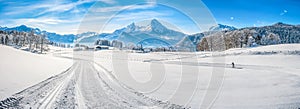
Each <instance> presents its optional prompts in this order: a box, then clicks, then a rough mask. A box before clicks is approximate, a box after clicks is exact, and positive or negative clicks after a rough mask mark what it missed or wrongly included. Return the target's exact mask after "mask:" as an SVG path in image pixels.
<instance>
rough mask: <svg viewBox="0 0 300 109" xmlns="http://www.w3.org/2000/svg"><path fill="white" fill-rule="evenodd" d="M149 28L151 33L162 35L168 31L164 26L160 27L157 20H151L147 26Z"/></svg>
mask: <svg viewBox="0 0 300 109" xmlns="http://www.w3.org/2000/svg"><path fill="white" fill-rule="evenodd" d="M149 26H150V27H151V30H152V32H158V33H162V32H164V31H166V30H168V29H167V28H166V27H165V26H164V25H162V24H161V23H160V22H159V21H158V20H156V19H153V20H151V23H150V25H149Z"/></svg>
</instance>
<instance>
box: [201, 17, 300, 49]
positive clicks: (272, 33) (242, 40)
mask: <svg viewBox="0 0 300 109" xmlns="http://www.w3.org/2000/svg"><path fill="white" fill-rule="evenodd" d="M204 38H205V40H204ZM204 38H203V39H202V40H201V41H200V43H198V50H200V49H199V48H203V46H204V45H207V46H206V47H209V48H203V49H210V50H226V49H230V48H241V47H254V46H259V45H274V44H288V43H300V26H295V25H289V24H284V23H276V24H274V25H270V26H263V27H248V28H242V29H239V30H234V31H221V32H217V33H214V34H211V35H208V36H206V37H204ZM204 41H205V42H204ZM212 44H213V45H212ZM201 45H202V47H201Z"/></svg>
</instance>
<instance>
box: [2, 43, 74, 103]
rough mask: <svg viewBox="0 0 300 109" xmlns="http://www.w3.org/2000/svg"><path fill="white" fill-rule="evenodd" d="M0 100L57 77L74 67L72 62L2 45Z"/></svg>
mask: <svg viewBox="0 0 300 109" xmlns="http://www.w3.org/2000/svg"><path fill="white" fill-rule="evenodd" d="M0 52H1V53H0V57H1V59H0V61H1V62H0V75H1V76H0V86H1V87H0V99H1V100H3V99H5V98H7V97H9V96H11V95H12V94H14V93H17V92H19V91H22V90H23V89H25V88H27V87H30V86H32V85H34V84H37V83H39V82H41V81H43V80H45V79H47V78H49V77H51V76H54V75H57V74H59V73H61V72H63V71H64V70H66V69H67V68H68V67H70V66H71V65H72V60H68V59H62V58H57V57H53V56H52V55H50V54H45V55H44V54H42V55H41V54H34V53H30V52H27V51H22V50H18V49H15V48H12V47H9V46H4V45H0Z"/></svg>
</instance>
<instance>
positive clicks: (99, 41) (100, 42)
mask: <svg viewBox="0 0 300 109" xmlns="http://www.w3.org/2000/svg"><path fill="white" fill-rule="evenodd" d="M95 45H103V46H110V42H109V41H108V40H102V39H100V40H97V41H96V43H95Z"/></svg>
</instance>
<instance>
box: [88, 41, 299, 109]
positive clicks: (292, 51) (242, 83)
mask: <svg viewBox="0 0 300 109" xmlns="http://www.w3.org/2000/svg"><path fill="white" fill-rule="evenodd" d="M297 51H300V44H281V45H270V46H261V47H256V48H239V49H230V50H227V51H225V52H197V53H184V52H176V53H175V52H174V53H172V52H167V53H147V54H141V53H129V54H128V68H129V70H130V74H131V75H132V77H133V78H134V79H135V80H136V81H137V82H140V83H145V82H147V81H149V80H151V77H152V75H153V74H151V72H150V65H151V64H150V63H151V62H162V63H163V64H162V66H164V67H165V72H166V74H165V75H166V76H165V80H164V82H163V83H162V85H161V86H157V88H158V90H155V91H153V92H151V93H144V94H146V95H147V96H149V97H151V98H155V99H159V100H163V101H170V102H171V103H175V104H179V105H186V106H187V107H191V108H193V109H197V108H200V105H201V103H202V101H203V98H204V97H205V93H207V90H208V85H209V82H210V81H211V80H210V79H211V76H212V71H213V70H215V69H221V70H220V71H222V69H223V70H224V75H225V76H224V78H223V79H224V82H223V84H222V87H221V91H220V92H219V95H218V96H217V98H216V100H215V103H214V105H213V106H212V108H213V109H224V108H225V109H241V108H243V109H244V108H246V109H248V108H249V109H253V108H255V109H274V108H276V109H278V108H299V107H300V85H299V84H300V66H299V63H300V55H299V52H297ZM257 52H260V54H258V53H257ZM270 52H271V53H270ZM272 52H273V53H272ZM112 54H113V52H112V51H97V52H95V53H94V60H95V62H97V63H99V64H101V65H103V66H104V67H105V68H107V69H108V70H109V71H112V72H113V73H114V67H118V66H113V64H112V61H111V60H112V58H113V57H112V56H113V55H112ZM195 55H196V56H195ZM197 57H198V58H197ZM114 58H119V57H114ZM185 59H188V60H198V63H197V62H193V61H190V62H187V63H181V62H182V61H183V60H185ZM232 62H234V63H235V65H236V67H237V68H238V69H233V68H231V63H232ZM222 64H223V65H225V67H224V68H221V67H220V66H222ZM185 67H186V68H189V69H186V70H185V71H182V69H183V68H185ZM193 69H198V70H199V73H198V75H195V74H194V73H192V72H193ZM182 75H185V77H184V78H183V77H182ZM193 76H198V77H193ZM195 78H196V79H197V78H198V79H197V80H195ZM221 79H222V78H221ZM182 80H188V81H186V82H185V83H183V84H181V82H182ZM122 82H124V84H126V85H127V86H129V87H132V88H134V89H135V90H139V89H141V88H140V87H139V86H135V85H134V84H133V83H131V82H130V81H122ZM192 83H197V87H196V88H195V92H194V95H193V96H192V97H190V101H188V102H187V101H185V100H184V98H185V97H186V96H189V93H190V91H189V90H188V89H186V90H185V91H183V92H182V93H180V95H179V96H178V97H174V94H175V93H176V91H177V90H178V87H179V85H180V84H181V85H183V86H185V87H186V88H189V87H193V84H192Z"/></svg>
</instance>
